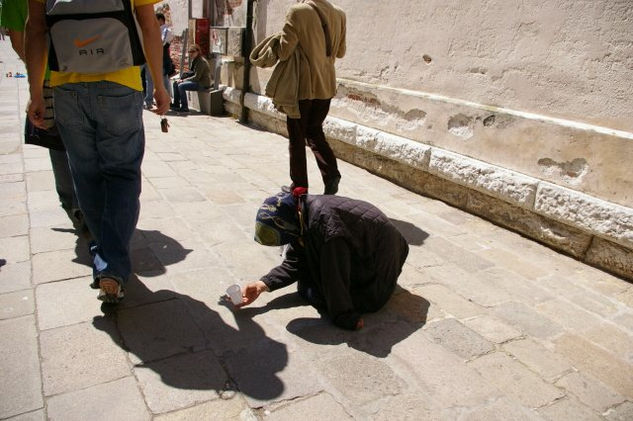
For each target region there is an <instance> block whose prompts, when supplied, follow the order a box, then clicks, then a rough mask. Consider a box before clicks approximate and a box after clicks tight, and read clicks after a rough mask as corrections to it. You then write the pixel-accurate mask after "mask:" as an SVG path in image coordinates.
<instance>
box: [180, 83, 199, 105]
mask: <svg viewBox="0 0 633 421" xmlns="http://www.w3.org/2000/svg"><path fill="white" fill-rule="evenodd" d="M198 90H200V84H199V83H198V82H192V81H190V80H187V81H185V82H181V83H176V82H174V105H175V106H176V107H180V108H181V109H183V110H188V109H189V103H188V102H187V92H185V91H198Z"/></svg>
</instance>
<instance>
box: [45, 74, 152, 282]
mask: <svg viewBox="0 0 633 421" xmlns="http://www.w3.org/2000/svg"><path fill="white" fill-rule="evenodd" d="M54 101H55V103H54V104H55V120H56V123H57V127H58V130H59V132H60V134H61V136H62V139H63V141H64V145H65V146H66V151H67V153H68V159H69V163H70V169H71V173H72V176H73V181H74V183H75V191H76V193H77V198H78V199H79V206H80V208H81V210H82V212H83V214H84V218H85V221H86V224H87V225H88V228H89V229H90V232H91V233H92V236H93V238H94V239H95V241H96V245H97V247H96V254H95V255H94V262H93V274H94V279H95V280H99V279H100V278H103V277H109V278H114V279H116V280H117V281H118V282H120V283H125V282H126V281H127V279H128V277H129V276H130V273H131V262H130V254H129V244H130V240H131V238H132V234H133V232H134V229H135V228H136V222H137V221H138V215H139V209H140V203H139V195H140V193H141V162H142V160H143V152H144V149H145V132H144V129H143V119H142V113H143V108H142V106H143V93H142V92H139V91H135V90H133V89H131V88H128V87H125V86H123V85H119V84H117V83H113V82H91V83H69V84H65V85H61V86H58V87H56V88H55V92H54Z"/></svg>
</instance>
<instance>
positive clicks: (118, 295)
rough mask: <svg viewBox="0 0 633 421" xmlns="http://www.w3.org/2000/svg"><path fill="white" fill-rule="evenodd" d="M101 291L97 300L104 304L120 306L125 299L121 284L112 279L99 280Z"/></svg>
mask: <svg viewBox="0 0 633 421" xmlns="http://www.w3.org/2000/svg"><path fill="white" fill-rule="evenodd" d="M99 289H100V291H99V295H98V296H97V299H99V300H101V301H103V302H104V303H108V304H118V303H119V302H120V301H121V300H122V299H123V297H125V294H124V292H123V288H121V284H120V283H118V282H117V281H116V280H114V279H112V278H105V277H104V278H101V279H99Z"/></svg>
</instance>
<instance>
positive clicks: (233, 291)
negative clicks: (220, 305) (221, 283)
mask: <svg viewBox="0 0 633 421" xmlns="http://www.w3.org/2000/svg"><path fill="white" fill-rule="evenodd" d="M226 293H227V295H228V296H229V298H231V302H232V303H233V304H235V305H238V304H241V303H242V287H240V286H239V285H237V284H233V285H231V286H230V287H228V288H227V289H226Z"/></svg>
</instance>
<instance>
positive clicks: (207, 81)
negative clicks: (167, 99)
mask: <svg viewBox="0 0 633 421" xmlns="http://www.w3.org/2000/svg"><path fill="white" fill-rule="evenodd" d="M200 51H201V50H200V46H199V45H198V44H193V45H192V46H191V47H189V59H190V60H191V65H190V69H191V70H190V71H189V72H185V73H183V74H182V79H176V80H174V102H173V104H171V109H172V110H174V111H180V112H184V113H186V112H189V104H188V103H187V92H186V91H201V90H203V89H207V88H209V87H210V86H211V68H210V67H209V62H208V61H207V59H205V58H204V57H203V56H202V54H201V53H200Z"/></svg>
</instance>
